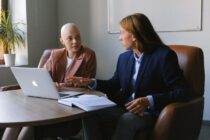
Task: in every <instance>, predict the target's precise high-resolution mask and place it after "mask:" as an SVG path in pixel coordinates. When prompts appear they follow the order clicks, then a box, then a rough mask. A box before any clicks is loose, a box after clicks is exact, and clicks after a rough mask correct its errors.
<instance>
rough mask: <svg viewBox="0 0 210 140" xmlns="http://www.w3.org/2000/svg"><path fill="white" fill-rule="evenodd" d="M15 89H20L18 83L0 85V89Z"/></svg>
mask: <svg viewBox="0 0 210 140" xmlns="http://www.w3.org/2000/svg"><path fill="white" fill-rule="evenodd" d="M16 89H20V86H19V85H18V84H16V85H6V86H2V87H0V90H1V91H7V90H16Z"/></svg>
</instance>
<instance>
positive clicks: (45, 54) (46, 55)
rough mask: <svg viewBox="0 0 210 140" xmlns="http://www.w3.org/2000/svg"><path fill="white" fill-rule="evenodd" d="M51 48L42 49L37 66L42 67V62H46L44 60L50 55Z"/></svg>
mask: <svg viewBox="0 0 210 140" xmlns="http://www.w3.org/2000/svg"><path fill="white" fill-rule="evenodd" d="M52 50H53V49H46V50H44V52H43V54H42V56H41V58H40V60H39V64H38V68H42V67H43V66H44V64H45V63H46V61H47V60H48V58H49V57H50V54H51V52H52Z"/></svg>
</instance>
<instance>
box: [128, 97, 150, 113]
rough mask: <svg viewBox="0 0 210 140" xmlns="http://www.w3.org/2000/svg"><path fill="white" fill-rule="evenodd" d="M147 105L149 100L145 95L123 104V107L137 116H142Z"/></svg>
mask: <svg viewBox="0 0 210 140" xmlns="http://www.w3.org/2000/svg"><path fill="white" fill-rule="evenodd" d="M148 105H149V101H148V99H147V97H141V98H137V99H134V100H132V101H130V102H128V103H127V104H125V107H126V109H127V110H128V111H130V112H132V113H135V114H137V115H139V116H143V115H144V111H145V110H146V109H147V107H148Z"/></svg>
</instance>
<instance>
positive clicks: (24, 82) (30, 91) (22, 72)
mask: <svg viewBox="0 0 210 140" xmlns="http://www.w3.org/2000/svg"><path fill="white" fill-rule="evenodd" d="M11 71H12V73H13V74H14V76H15V78H16V80H17V82H18V84H19V85H20V87H21V89H22V91H23V93H24V95H27V96H33V97H41V98H49V99H60V98H68V97H72V96H76V95H80V94H82V92H77V91H65V92H61V93H59V92H58V90H57V88H56V86H55V83H54V82H53V80H52V78H51V76H50V74H49V72H48V70H47V69H45V68H29V67H11Z"/></svg>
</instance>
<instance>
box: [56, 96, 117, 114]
mask: <svg viewBox="0 0 210 140" xmlns="http://www.w3.org/2000/svg"><path fill="white" fill-rule="evenodd" d="M58 102H59V103H61V104H64V105H67V106H77V107H79V108H81V109H83V110H85V111H94V110H99V109H104V108H108V107H112V106H116V104H115V103H114V102H112V101H111V100H109V99H108V98H107V97H106V96H98V95H88V94H83V95H75V96H72V97H71V98H65V99H60V100H58Z"/></svg>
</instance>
